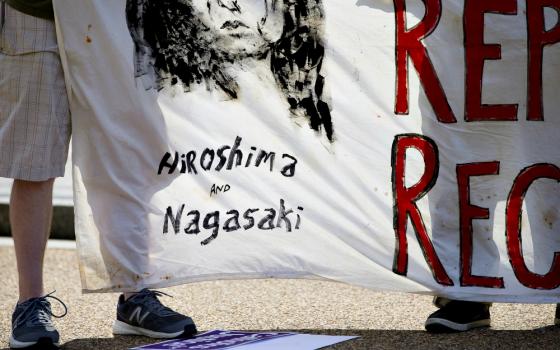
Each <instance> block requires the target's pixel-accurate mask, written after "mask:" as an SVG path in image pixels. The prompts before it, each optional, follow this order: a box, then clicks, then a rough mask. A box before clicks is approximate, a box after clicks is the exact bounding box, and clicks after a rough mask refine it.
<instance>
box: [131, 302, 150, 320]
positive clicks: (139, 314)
mask: <svg viewBox="0 0 560 350" xmlns="http://www.w3.org/2000/svg"><path fill="white" fill-rule="evenodd" d="M149 314H150V311H146V313H144V315H142V307H141V306H138V307H137V308H136V309H134V311H132V313H131V314H130V317H129V318H128V320H129V321H130V322H132V321H134V319H135V318H136V323H138V324H142V322H144V320H145V319H146V317H148V315H149Z"/></svg>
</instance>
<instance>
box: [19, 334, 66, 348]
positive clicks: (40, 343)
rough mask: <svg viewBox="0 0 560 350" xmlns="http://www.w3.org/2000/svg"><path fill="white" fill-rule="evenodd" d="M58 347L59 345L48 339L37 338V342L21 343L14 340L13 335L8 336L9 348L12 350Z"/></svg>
mask: <svg viewBox="0 0 560 350" xmlns="http://www.w3.org/2000/svg"><path fill="white" fill-rule="evenodd" d="M59 346H60V344H59V343H53V341H52V339H51V338H48V337H45V338H39V340H37V341H32V342H23V341H19V340H17V339H15V338H14V336H13V335H10V348H12V349H25V348H31V349H35V348H36V349H58V347H59Z"/></svg>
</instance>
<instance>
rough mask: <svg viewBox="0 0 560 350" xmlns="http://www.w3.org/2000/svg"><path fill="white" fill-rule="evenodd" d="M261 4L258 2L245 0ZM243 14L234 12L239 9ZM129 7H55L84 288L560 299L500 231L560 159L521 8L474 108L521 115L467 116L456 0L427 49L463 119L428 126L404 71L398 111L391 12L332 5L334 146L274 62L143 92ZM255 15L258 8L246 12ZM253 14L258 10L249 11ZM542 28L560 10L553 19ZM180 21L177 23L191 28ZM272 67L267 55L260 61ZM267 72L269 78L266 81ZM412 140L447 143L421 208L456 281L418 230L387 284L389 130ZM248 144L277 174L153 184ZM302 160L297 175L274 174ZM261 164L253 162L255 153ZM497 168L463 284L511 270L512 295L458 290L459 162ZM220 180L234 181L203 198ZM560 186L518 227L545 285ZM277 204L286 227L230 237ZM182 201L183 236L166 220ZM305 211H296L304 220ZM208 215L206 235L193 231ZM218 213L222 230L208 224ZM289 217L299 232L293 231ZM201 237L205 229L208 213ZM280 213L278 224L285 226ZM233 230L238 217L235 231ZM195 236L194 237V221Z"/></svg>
mask: <svg viewBox="0 0 560 350" xmlns="http://www.w3.org/2000/svg"><path fill="white" fill-rule="evenodd" d="M246 1H249V2H253V3H255V2H257V1H258V2H260V1H261V0H246ZM239 3H241V1H240V2H239ZM125 5H126V1H125V0H82V1H78V2H76V1H71V0H55V10H56V15H57V20H58V30H59V40H60V42H61V46H62V47H63V50H64V51H63V56H64V59H65V61H66V64H65V67H66V74H67V79H68V82H69V85H70V86H71V91H72V92H71V100H72V101H71V108H72V117H73V152H74V153H73V175H74V194H75V208H76V215H77V217H76V232H77V238H78V246H79V255H80V264H81V273H82V283H83V289H84V290H85V291H117V290H133V289H138V288H143V287H165V286H171V285H176V284H181V283H188V282H195V281H202V280H213V279H226V278H235V279H237V278H264V277H278V278H321V279H328V280H334V281H341V282H345V283H350V284H354V285H359V286H364V287H367V288H372V289H378V290H396V291H405V292H415V293H429V294H439V295H445V296H449V297H456V298H457V297H459V298H466V299H471V300H484V301H520V302H521V301H522V302H529V301H530V302H557V301H558V300H559V299H558V297H559V296H560V292H559V290H558V288H553V289H548V290H545V289H535V288H529V287H526V286H524V285H523V284H522V283H520V282H519V281H518V279H517V278H516V276H515V274H514V273H513V270H512V267H511V264H510V260H509V257H508V251H507V248H506V238H505V227H504V221H505V200H506V199H507V196H508V193H509V191H510V189H511V186H512V183H513V180H514V179H515V177H516V176H517V174H518V173H519V172H520V171H521V170H522V169H524V168H525V167H527V166H529V165H531V164H535V163H551V164H558V163H559V161H560V152H558V147H557V146H558V141H557V130H558V123H559V120H558V118H557V111H558V109H559V107H560V99H558V97H557V91H558V81H559V79H558V78H559V73H560V69H559V68H560V67H559V65H558V62H559V61H558V57H560V46H558V45H556V46H549V47H547V48H546V49H545V51H544V52H545V56H544V73H543V75H544V77H545V79H544V88H543V100H544V111H545V121H543V122H534V121H527V120H526V118H525V115H526V100H527V97H526V95H527V92H526V91H527V23H526V20H525V15H524V8H525V2H524V1H519V2H518V9H517V13H518V14H517V15H509V16H505V15H499V14H487V15H486V17H485V18H486V28H485V41H486V42H488V43H499V44H501V45H502V59H501V60H495V61H486V64H485V70H484V79H483V96H482V97H483V98H482V100H483V102H484V103H488V104H500V103H502V104H503V103H510V104H511V103H517V104H519V110H518V121H516V122H504V121H500V122H489V121H486V122H470V123H467V122H465V121H464V118H463V115H464V112H463V110H464V105H465V102H464V101H465V97H464V96H465V52H464V45H463V39H464V37H463V6H464V3H463V1H460V0H449V1H444V2H443V11H442V15H441V19H440V21H439V24H438V26H437V28H436V30H435V31H434V32H433V33H432V34H431V35H430V36H429V37H428V38H427V39H426V40H424V45H425V46H426V47H427V48H428V51H429V55H430V58H431V60H432V62H433V65H434V67H435V70H436V72H437V73H438V76H439V78H440V80H441V84H442V87H443V89H444V91H445V93H446V94H447V97H448V100H449V103H450V106H451V108H452V109H453V111H454V113H455V116H456V118H457V123H453V124H445V123H441V122H438V121H437V119H436V116H435V114H434V110H433V108H432V106H431V104H430V102H429V101H428V100H427V98H426V95H425V92H424V90H423V89H422V87H421V86H420V84H419V80H418V75H417V73H416V71H415V69H414V66H413V65H412V63H410V64H409V77H410V86H409V87H410V91H409V101H410V110H409V115H399V116H396V115H395V112H394V105H395V14H394V6H393V2H392V1H387V0H357V1H347V0H324V3H323V8H324V24H325V28H324V33H323V40H324V43H325V46H326V51H325V57H324V60H323V67H322V74H323V75H324V76H325V81H326V89H328V92H329V93H328V94H329V95H330V100H329V104H330V107H331V109H332V111H331V113H332V118H333V125H334V133H335V140H334V142H329V140H327V138H326V136H325V133H324V132H323V133H316V132H314V131H313V130H311V128H310V127H309V125H308V122H307V119H306V118H305V117H301V116H300V117H299V118H295V117H293V116H291V115H290V113H289V111H288V107H289V106H288V103H287V102H286V99H285V98H284V97H283V95H282V94H281V93H280V92H279V90H278V89H277V87H276V84H275V81H274V79H273V78H272V77H270V76H268V75H267V69H268V68H267V65H266V64H265V65H263V64H262V62H261V63H258V62H257V63H255V64H254V65H246V66H243V65H240V66H239V67H237V68H235V67H234V68H232V69H233V72H234V76H235V79H236V81H237V83H238V87H239V94H238V98H237V99H227V98H224V96H223V94H220V93H219V92H216V91H215V90H212V89H211V88H208V87H207V86H205V85H204V84H193V85H191V86H190V91H188V92H185V91H184V90H183V89H182V88H181V87H179V86H175V87H165V88H163V89H162V90H159V91H157V89H148V90H147V89H146V86H147V84H146V79H148V77H147V76H144V77H142V78H136V79H135V64H134V62H135V60H134V52H135V49H134V44H133V41H132V39H131V35H130V32H129V30H128V27H127V21H126V16H125ZM253 5H254V4H253ZM407 5H408V14H407V18H408V21H409V24H408V27H409V28H410V27H411V26H413V25H414V24H415V23H417V22H418V21H419V20H420V19H421V18H422V16H423V13H424V9H423V6H422V2H420V1H408V2H407ZM255 6H256V5H255ZM546 14H547V16H548V20H547V22H550V23H554V19H555V13H554V12H553V11H548V10H547V11H546ZM185 20H187V19H185ZM265 62H266V61H265ZM269 73H270V72H268V74H269ZM406 133H416V134H422V135H425V136H427V137H429V138H431V139H433V140H434V141H435V143H436V144H437V146H438V148H439V176H438V178H437V181H436V183H435V186H434V187H433V188H432V189H431V190H430V191H429V192H428V194H427V196H425V197H424V198H422V199H421V200H420V201H418V206H419V208H420V212H421V215H422V217H423V221H424V223H425V225H426V228H427V232H428V233H429V235H430V237H431V238H432V240H433V242H434V246H435V249H436V252H437V254H438V256H439V259H440V260H441V262H442V265H443V266H444V268H445V270H446V272H447V274H448V275H449V277H450V278H451V280H452V281H453V286H446V285H442V284H439V283H437V282H436V281H435V280H434V277H433V275H432V272H431V271H430V269H429V267H428V264H427V263H426V260H425V258H424V255H423V253H422V250H421V248H420V245H419V244H418V240H417V239H416V235H415V234H414V230H413V228H412V227H411V225H410V223H409V225H408V233H407V237H408V268H407V272H406V276H402V275H398V274H395V273H394V272H393V271H392V270H393V259H394V255H395V231H394V229H393V189H392V183H391V175H392V173H391V171H392V167H391V145H392V143H393V141H394V138H395V136H396V135H398V134H406ZM237 137H239V138H241V139H242V140H241V143H240V145H239V149H241V150H242V152H243V154H244V158H243V159H244V160H243V164H245V161H246V160H247V157H248V154H249V153H250V152H251V147H252V146H254V147H255V148H256V149H257V151H255V154H256V152H258V150H261V149H262V150H265V151H267V152H275V153H276V158H275V164H274V168H273V170H272V171H269V168H268V166H267V165H268V164H266V165H264V166H263V165H261V166H260V167H256V166H254V165H250V166H248V167H245V166H239V167H233V168H232V169H231V170H227V169H222V170H221V171H216V170H214V169H215V167H216V164H217V162H218V158H217V156H216V160H215V162H214V163H213V164H214V165H213V166H212V170H208V171H205V170H203V169H202V168H201V166H200V164H199V163H196V167H197V174H194V173H188V172H187V173H185V174H179V171H176V172H175V173H174V174H171V175H170V174H167V170H165V171H164V172H163V174H161V175H158V165H159V164H160V162H161V160H162V157H163V156H164V154H165V153H166V152H171V153H172V154H173V153H174V152H175V151H177V152H179V154H187V153H188V152H190V151H195V152H196V153H197V162H198V159H199V158H198V157H199V156H200V155H201V153H202V152H203V150H204V149H206V148H208V149H211V150H215V151H217V150H218V149H219V148H220V147H222V146H224V145H228V146H230V147H232V146H233V145H234V142H235V140H236V138H237ZM283 154H288V155H291V156H292V157H295V158H296V159H297V164H296V166H295V174H294V176H292V177H286V176H284V175H282V173H281V172H280V170H281V169H282V166H284V165H286V164H288V163H289V162H288V158H282V155H283ZM255 157H256V155H255ZM421 158H422V157H421V155H420V153H418V152H417V151H415V150H409V151H408V153H407V158H406V159H407V167H406V185H407V186H411V185H413V184H414V183H416V182H417V181H418V179H419V178H420V176H421V175H422V173H423V172H424V166H423V162H422V159H421ZM489 161H499V162H500V170H499V174H497V175H488V176H481V177H473V178H471V181H470V194H471V195H470V197H471V199H470V200H471V203H472V204H474V205H478V206H480V207H484V208H489V211H490V217H489V219H488V220H474V221H473V236H474V242H473V263H472V274H474V275H485V276H495V277H503V281H504V286H505V287H504V288H484V287H468V286H461V283H460V273H461V272H460V265H459V258H460V250H459V245H460V244H459V237H460V233H459V205H458V194H457V180H456V179H457V177H456V165H457V164H462V163H471V162H489ZM213 185H218V186H225V185H228V186H229V190H228V191H227V192H223V193H218V194H211V188H212V186H213ZM559 190H560V187H558V186H557V183H556V181H552V180H539V181H537V182H535V184H534V185H533V186H532V187H531V189H530V190H529V192H528V195H527V198H526V201H525V205H524V211H523V216H522V224H523V231H522V238H523V252H524V256H525V261H526V263H527V266H528V268H529V269H531V270H532V271H535V272H536V273H539V274H545V273H546V272H547V271H548V270H549V269H550V266H551V264H552V258H553V254H554V252H556V251H560V238H559V235H558V232H559V230H558V222H557V219H558V218H559V217H560V216H559V214H560V213H558V208H559V206H558V201H559V198H560V197H559V194H560V193H559ZM281 200H284V201H285V206H286V207H287V209H291V210H293V211H294V212H293V213H291V214H290V217H291V224H292V230H291V232H287V230H286V223H285V221H283V222H282V225H281V227H275V228H274V229H270V230H266V229H259V228H257V227H256V225H255V226H253V227H252V228H250V229H248V230H245V229H243V228H240V229H237V230H233V231H231V232H226V230H224V226H225V223H226V220H227V219H228V218H229V217H230V216H231V215H230V214H227V212H228V211H230V210H233V209H235V210H238V211H239V212H240V213H241V214H240V215H241V218H240V222H241V223H240V225H241V226H243V225H245V224H247V223H248V220H246V219H244V218H242V215H243V213H244V212H245V211H246V209H248V208H259V209H260V210H259V211H258V212H256V213H254V215H253V216H254V217H255V218H256V220H257V222H258V220H260V219H261V218H263V217H264V216H265V215H266V213H267V212H266V211H265V210H264V209H265V208H274V209H275V210H277V211H279V210H280V209H279V208H280V202H281ZM182 205H184V206H185V207H184V211H183V212H182V218H181V223H180V226H179V229H178V233H175V232H174V230H173V225H172V222H171V221H169V222H168V224H169V225H170V226H168V232H167V233H164V222H165V220H166V211H167V209H168V208H170V210H171V211H172V213H173V215H176V214H177V212H178V210H179V209H180V208H181V206H182ZM297 207H301V208H303V210H300V209H297ZM194 210H197V211H199V212H200V214H201V217H200V222H199V226H200V227H199V228H200V233H198V234H187V233H185V229H188V228H189V223H190V222H191V221H192V220H193V218H194V214H190V215H189V214H188V213H189V212H190V211H194ZM214 211H219V213H220V214H219V215H220V217H219V222H220V228H219V232H218V235H217V237H216V238H215V239H214V240H212V241H211V242H210V243H208V244H205V245H202V244H201V242H203V241H205V240H206V239H207V238H208V237H209V236H210V235H211V233H212V232H211V231H212V230H211V229H208V228H204V227H203V226H204V225H203V221H204V218H205V216H206V215H207V214H208V213H212V212H214ZM296 214H299V215H300V220H301V221H300V225H299V228H298V229H295V225H296V216H295V215H296ZM207 220H208V222H207V226H212V223H213V221H212V220H213V218H212V217H207ZM277 220H278V218H277V217H276V218H275V220H274V224H275V225H274V226H278V225H277V224H278V222H277ZM230 223H231V222H230ZM190 228H191V229H192V228H193V226H190Z"/></svg>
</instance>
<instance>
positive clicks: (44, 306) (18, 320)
mask: <svg viewBox="0 0 560 350" xmlns="http://www.w3.org/2000/svg"><path fill="white" fill-rule="evenodd" d="M47 298H51V299H55V300H57V301H58V302H60V304H62V306H63V307H64V314H62V315H54V314H53V313H52V311H51V304H50V303H49V301H48V300H47ZM66 312H67V309H66V305H65V304H64V303H63V302H62V301H61V300H60V299H58V298H57V297H54V296H52V293H50V294H47V295H45V296H42V297H39V298H32V299H29V300H27V301H25V302H23V303H21V304H18V305H16V308H15V310H14V313H13V315H12V334H11V336H10V347H11V348H13V349H22V348H31V347H34V348H35V347H36V348H40V349H49V348H55V349H56V348H57V347H58V345H59V339H60V336H59V334H58V332H57V330H56V329H55V328H54V326H53V324H52V321H51V316H53V317H57V318H60V317H63V316H65V315H66Z"/></svg>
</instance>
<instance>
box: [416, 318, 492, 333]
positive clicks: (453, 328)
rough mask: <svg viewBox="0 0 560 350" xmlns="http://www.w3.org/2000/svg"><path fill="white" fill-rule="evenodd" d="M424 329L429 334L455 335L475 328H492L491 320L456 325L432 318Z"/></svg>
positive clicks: (427, 321)
mask: <svg viewBox="0 0 560 350" xmlns="http://www.w3.org/2000/svg"><path fill="white" fill-rule="evenodd" d="M424 327H425V328H426V330H427V331H428V332H429V333H454V332H465V331H468V330H469V329H473V328H481V327H490V320H489V319H486V320H479V321H475V322H470V323H464V324H463V323H455V322H452V321H449V320H446V319H443V318H430V319H428V320H426V323H425V324H424Z"/></svg>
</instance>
